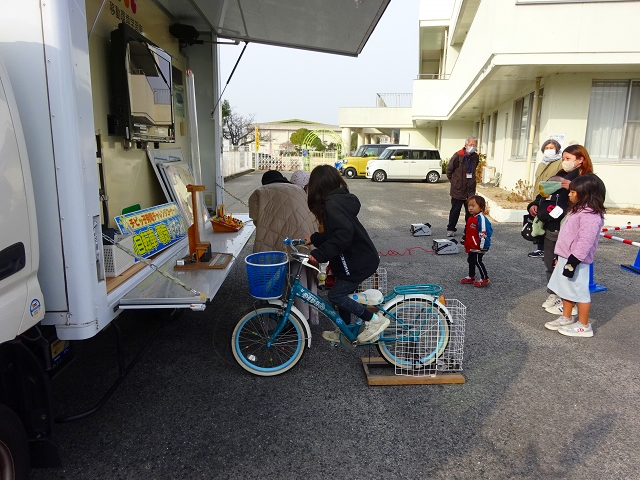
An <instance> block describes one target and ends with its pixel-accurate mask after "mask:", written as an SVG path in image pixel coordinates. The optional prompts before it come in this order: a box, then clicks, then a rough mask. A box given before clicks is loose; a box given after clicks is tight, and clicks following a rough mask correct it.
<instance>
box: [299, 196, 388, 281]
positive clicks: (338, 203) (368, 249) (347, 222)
mask: <svg viewBox="0 0 640 480" xmlns="http://www.w3.org/2000/svg"><path fill="white" fill-rule="evenodd" d="M359 211H360V201H359V200H358V197H356V196H355V195H353V194H352V193H349V191H348V190H347V189H345V188H343V187H340V188H336V189H335V190H334V191H333V192H331V193H330V194H329V195H327V197H326V198H325V199H324V217H323V225H324V231H323V232H320V233H318V232H316V233H314V234H313V235H311V243H313V245H314V246H315V247H316V249H315V250H312V251H311V255H312V256H313V257H314V258H315V259H316V260H318V261H319V262H321V263H324V262H329V265H330V266H331V271H332V272H333V274H334V275H335V276H336V277H337V278H341V279H344V280H348V281H350V282H362V281H363V280H365V279H367V278H369V277H370V276H371V275H373V274H374V273H375V272H376V269H377V268H378V265H379V264H380V258H379V257H378V251H377V250H376V247H375V246H374V245H373V242H372V241H371V238H369V234H368V233H367V231H366V230H365V229H364V227H363V226H362V224H361V223H360V221H359V220H358V217H357V215H358V212H359Z"/></svg>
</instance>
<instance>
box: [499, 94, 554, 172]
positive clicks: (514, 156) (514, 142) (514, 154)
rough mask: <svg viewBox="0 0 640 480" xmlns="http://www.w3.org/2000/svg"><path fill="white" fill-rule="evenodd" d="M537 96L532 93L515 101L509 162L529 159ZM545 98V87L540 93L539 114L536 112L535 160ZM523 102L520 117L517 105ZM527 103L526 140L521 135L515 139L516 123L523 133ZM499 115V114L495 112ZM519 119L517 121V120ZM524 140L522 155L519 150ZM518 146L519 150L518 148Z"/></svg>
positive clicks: (533, 152)
mask: <svg viewBox="0 0 640 480" xmlns="http://www.w3.org/2000/svg"><path fill="white" fill-rule="evenodd" d="M535 94H536V92H535V91H533V92H530V93H528V94H527V95H524V96H522V97H519V98H516V99H515V100H514V101H513V117H512V119H511V121H512V127H511V155H510V157H509V160H514V161H522V160H526V159H527V146H528V144H529V135H530V134H531V112H532V111H533V104H534V101H535ZM543 98H544V87H542V88H540V90H539V92H538V108H537V112H536V124H535V126H534V128H535V130H534V137H533V149H532V158H535V156H536V150H537V149H538V148H539V147H540V141H539V138H540V123H541V121H540V117H541V116H542V115H541V113H542V99H543ZM520 101H522V110H520V114H519V115H518V108H517V104H518V102H520ZM525 101H526V102H527V125H526V127H525V131H524V139H522V138H521V136H520V135H518V138H517V139H516V138H515V132H516V121H519V122H520V123H519V127H518V129H517V130H518V132H521V131H522V116H523V113H522V112H523V111H524V105H525ZM495 113H497V112H495ZM516 119H517V120H516ZM521 140H523V141H524V148H523V152H522V154H521V155H520V154H519V152H518V151H519V150H520V145H519V143H520V141H521ZM516 145H517V148H516Z"/></svg>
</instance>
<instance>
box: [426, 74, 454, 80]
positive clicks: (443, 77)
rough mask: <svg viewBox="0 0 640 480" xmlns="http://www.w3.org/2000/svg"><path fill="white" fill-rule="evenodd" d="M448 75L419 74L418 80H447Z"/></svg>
mask: <svg viewBox="0 0 640 480" xmlns="http://www.w3.org/2000/svg"><path fill="white" fill-rule="evenodd" d="M450 76H451V74H450V73H421V74H419V75H418V80H449V77H450Z"/></svg>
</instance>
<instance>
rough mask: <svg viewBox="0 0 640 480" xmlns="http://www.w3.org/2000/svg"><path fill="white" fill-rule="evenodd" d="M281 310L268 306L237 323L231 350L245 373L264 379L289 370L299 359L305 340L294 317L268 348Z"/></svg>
mask: <svg viewBox="0 0 640 480" xmlns="http://www.w3.org/2000/svg"><path fill="white" fill-rule="evenodd" d="M281 315H282V309H281V308H279V307H276V306H268V307H263V308H257V309H254V310H251V311H250V312H249V313H247V314H246V315H245V316H244V317H242V318H241V319H240V321H239V322H238V324H237V325H236V328H235V329H234V330H233V335H232V336H231V350H232V351H233V356H234V357H235V359H236V361H237V362H238V363H239V364H240V366H241V367H242V368H244V369H245V370H246V371H247V372H250V373H253V374H254V375H260V376H263V377H270V376H273V375H280V374H281V373H284V372H287V371H289V370H291V369H292V368H293V367H294V366H295V365H296V364H297V363H298V362H299V361H300V359H301V358H302V355H303V354H304V351H305V346H306V338H305V329H304V326H303V322H302V321H301V320H300V319H299V318H298V317H297V316H296V315H295V314H294V313H293V312H291V313H290V314H289V321H288V322H287V324H286V325H285V326H284V329H283V331H282V332H281V333H280V334H279V335H278V337H277V338H276V341H275V342H274V343H273V345H270V346H269V345H267V340H268V339H269V336H270V334H271V330H272V329H273V328H274V327H275V325H276V323H277V322H278V320H279V317H280V316H281Z"/></svg>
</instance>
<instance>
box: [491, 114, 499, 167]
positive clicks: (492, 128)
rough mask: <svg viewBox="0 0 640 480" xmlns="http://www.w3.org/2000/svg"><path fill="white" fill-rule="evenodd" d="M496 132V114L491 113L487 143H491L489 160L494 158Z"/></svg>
mask: <svg viewBox="0 0 640 480" xmlns="http://www.w3.org/2000/svg"><path fill="white" fill-rule="evenodd" d="M496 130H498V112H493V119H492V120H491V130H490V131H489V141H490V142H491V147H490V149H489V150H490V155H491V158H494V157H495V156H496Z"/></svg>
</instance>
